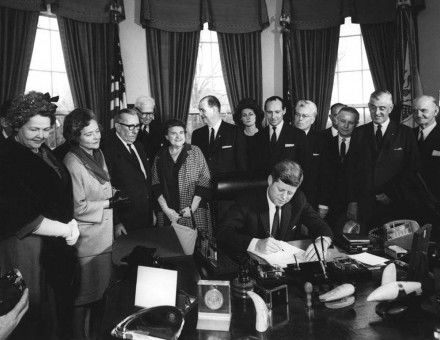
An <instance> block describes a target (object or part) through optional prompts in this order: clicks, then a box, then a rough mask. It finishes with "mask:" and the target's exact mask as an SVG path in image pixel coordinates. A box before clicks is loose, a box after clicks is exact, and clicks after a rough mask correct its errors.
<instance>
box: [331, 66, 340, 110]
mask: <svg viewBox="0 0 440 340" xmlns="http://www.w3.org/2000/svg"><path fill="white" fill-rule="evenodd" d="M337 102H339V88H338V73H336V74H335V79H334V80H333V92H332V101H331V103H332V104H333V103H337Z"/></svg>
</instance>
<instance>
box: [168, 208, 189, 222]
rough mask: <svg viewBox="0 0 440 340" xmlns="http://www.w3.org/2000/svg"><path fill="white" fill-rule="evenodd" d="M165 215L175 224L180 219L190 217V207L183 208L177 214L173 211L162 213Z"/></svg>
mask: <svg viewBox="0 0 440 340" xmlns="http://www.w3.org/2000/svg"><path fill="white" fill-rule="evenodd" d="M164 212H165V215H167V217H168V219H169V220H170V221H171V222H172V223H175V222H177V220H178V219H179V218H181V217H187V218H189V217H191V208H190V207H185V208H183V209H182V210H180V212H177V211H176V210H174V209H171V208H169V209H167V211H164Z"/></svg>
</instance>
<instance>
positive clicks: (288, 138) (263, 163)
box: [256, 122, 311, 175]
mask: <svg viewBox="0 0 440 340" xmlns="http://www.w3.org/2000/svg"><path fill="white" fill-rule="evenodd" d="M269 128H270V126H266V127H265V128H264V129H263V130H260V131H259V132H258V134H257V145H258V150H257V151H256V152H257V153H258V160H259V162H258V165H257V168H258V170H259V171H261V172H264V174H265V175H268V174H269V173H270V172H271V171H272V167H273V166H274V165H275V164H276V163H278V162H279V161H281V160H284V159H290V160H292V161H295V162H298V163H299V164H300V165H301V167H302V168H303V170H304V173H305V174H307V172H308V170H309V168H310V163H311V151H310V148H309V144H308V142H307V138H306V134H305V133H304V131H302V130H300V129H297V128H296V127H294V126H291V125H289V124H288V123H287V122H284V124H283V128H282V129H281V132H280V135H279V137H278V140H277V142H276V145H275V147H274V148H272V147H271V145H270V137H269Z"/></svg>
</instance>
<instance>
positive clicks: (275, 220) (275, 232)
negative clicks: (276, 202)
mask: <svg viewBox="0 0 440 340" xmlns="http://www.w3.org/2000/svg"><path fill="white" fill-rule="evenodd" d="M279 228H280V207H278V206H275V214H274V216H273V223H272V231H271V233H270V234H271V235H272V236H273V237H274V238H277V237H278V229H279Z"/></svg>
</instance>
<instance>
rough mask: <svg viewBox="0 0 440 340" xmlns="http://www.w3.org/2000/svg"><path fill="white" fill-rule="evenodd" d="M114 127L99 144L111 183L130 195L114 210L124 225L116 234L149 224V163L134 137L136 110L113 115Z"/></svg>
mask: <svg viewBox="0 0 440 340" xmlns="http://www.w3.org/2000/svg"><path fill="white" fill-rule="evenodd" d="M114 119H115V129H114V130H113V131H112V134H111V135H110V137H109V138H108V140H107V141H106V143H105V145H104V146H103V152H104V156H105V161H106V163H107V167H108V169H109V173H110V178H111V183H112V186H113V187H115V188H116V189H118V190H120V191H121V193H122V194H123V195H125V196H128V197H129V198H130V201H131V203H130V205H129V206H127V207H123V208H121V209H119V210H118V211H117V213H118V217H119V218H120V220H121V221H120V222H121V223H122V224H123V225H124V226H125V229H124V228H119V230H115V234H116V236H119V235H120V234H121V233H122V234H126V233H127V232H130V230H133V229H139V228H145V227H149V226H151V225H152V224H153V214H152V207H151V175H150V164H149V162H148V158H147V155H146V153H145V150H144V148H143V146H142V144H141V143H140V142H139V141H136V138H137V136H138V133H139V129H140V128H141V123H140V121H139V117H138V113H137V110H134V109H123V110H121V111H120V112H119V114H117V115H116V116H115V117H114Z"/></svg>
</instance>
